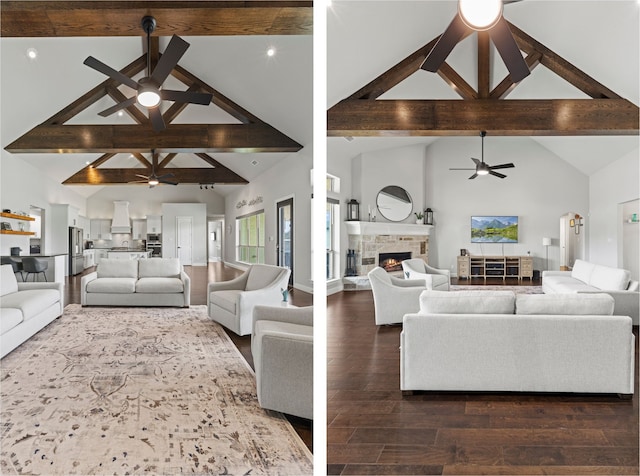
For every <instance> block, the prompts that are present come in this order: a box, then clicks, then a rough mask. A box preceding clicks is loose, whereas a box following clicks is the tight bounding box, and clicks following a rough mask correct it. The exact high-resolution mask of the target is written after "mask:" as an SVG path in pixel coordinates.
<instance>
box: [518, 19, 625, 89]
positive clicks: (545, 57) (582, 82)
mask: <svg viewBox="0 0 640 476" xmlns="http://www.w3.org/2000/svg"><path fill="white" fill-rule="evenodd" d="M507 23H509V22H507ZM509 28H510V29H511V33H512V34H513V37H514V38H515V40H516V43H517V44H518V46H519V47H520V49H521V50H523V51H526V52H527V53H532V52H534V51H537V52H538V53H540V54H541V55H542V58H541V59H540V62H541V63H542V64H543V65H544V66H546V67H547V68H549V69H550V70H551V71H553V72H554V73H555V74H557V75H558V76H560V77H561V78H563V79H564V80H566V81H567V82H569V83H570V84H572V85H573V86H575V87H576V88H578V89H579V90H580V91H582V92H584V93H585V94H586V95H588V96H590V97H592V98H594V99H622V97H621V96H619V95H618V94H616V93H615V92H613V91H611V90H610V89H609V88H607V87H606V86H604V85H603V84H600V83H599V82H598V81H596V80H595V79H593V78H592V77H591V76H589V75H588V74H586V73H584V72H583V71H581V70H580V69H578V68H576V67H575V66H574V65H572V64H571V63H569V62H568V61H567V60H565V59H564V58H562V57H561V56H560V55H558V54H557V53H555V52H553V51H551V50H550V49H549V48H547V47H546V46H544V45H543V44H542V43H540V42H539V41H537V40H536V39H535V38H533V37H531V36H529V35H527V34H526V33H525V32H524V31H522V30H521V29H519V28H518V27H517V26H515V25H513V24H512V23H509Z"/></svg>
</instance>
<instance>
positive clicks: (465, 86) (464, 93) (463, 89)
mask: <svg viewBox="0 0 640 476" xmlns="http://www.w3.org/2000/svg"><path fill="white" fill-rule="evenodd" d="M437 72H438V76H440V77H441V78H442V79H444V81H445V82H446V83H447V84H448V85H449V87H450V88H451V89H453V90H454V91H455V92H456V93H458V94H459V95H460V97H461V98H462V99H478V93H477V91H476V90H475V89H473V87H472V86H471V85H470V84H469V83H467V82H466V81H465V80H464V79H463V78H462V76H460V75H459V74H458V73H457V72H456V70H455V69H453V68H452V67H451V66H450V65H449V64H448V63H442V65H441V66H440V68H438V71H437Z"/></svg>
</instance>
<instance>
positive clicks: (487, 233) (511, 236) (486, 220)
mask: <svg viewBox="0 0 640 476" xmlns="http://www.w3.org/2000/svg"><path fill="white" fill-rule="evenodd" d="M517 242H518V217H517V216H484V215H483V216H472V217H471V243H517Z"/></svg>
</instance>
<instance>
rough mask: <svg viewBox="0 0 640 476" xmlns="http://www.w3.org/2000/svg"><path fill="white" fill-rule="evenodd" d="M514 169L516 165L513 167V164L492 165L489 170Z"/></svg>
mask: <svg viewBox="0 0 640 476" xmlns="http://www.w3.org/2000/svg"><path fill="white" fill-rule="evenodd" d="M514 167H515V165H513V164H499V165H491V166H489V168H490V169H491V170H494V169H513V168H514Z"/></svg>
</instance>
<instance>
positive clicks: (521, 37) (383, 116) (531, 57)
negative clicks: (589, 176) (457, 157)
mask: <svg viewBox="0 0 640 476" xmlns="http://www.w3.org/2000/svg"><path fill="white" fill-rule="evenodd" d="M509 27H510V29H511V32H512V33H513V36H514V38H515V40H516V42H517V44H518V47H519V48H520V49H521V50H522V51H524V52H525V54H526V57H525V61H526V62H527V64H528V65H529V68H530V69H533V68H535V67H536V66H537V65H539V64H542V65H543V66H546V67H547V68H548V69H549V70H551V71H552V72H554V73H555V74H556V75H558V76H560V77H561V78H563V79H564V80H566V81H568V82H569V83H570V84H572V85H573V86H575V87H576V88H578V89H579V90H580V91H582V92H584V93H585V94H586V95H588V96H589V97H590V98H591V99H536V100H504V99H505V98H506V97H507V96H508V95H509V93H510V92H511V91H513V90H514V88H516V87H517V84H516V83H514V82H513V81H511V78H510V76H508V75H507V77H506V78H504V79H503V80H502V81H501V82H500V83H499V84H498V85H497V86H496V87H495V88H494V89H493V90H491V89H490V61H489V46H490V45H489V35H488V34H487V33H486V32H479V33H478V87H477V89H474V88H473V87H472V86H471V85H469V84H468V83H467V82H466V81H465V80H464V79H463V78H462V77H461V76H460V75H459V74H458V73H457V72H456V71H455V70H454V69H453V68H452V67H451V66H450V65H448V64H447V63H443V65H442V66H441V67H440V69H439V70H438V74H439V75H440V77H442V78H443V79H444V80H445V81H446V82H447V84H449V86H451V88H453V90H454V91H456V93H457V94H458V95H460V97H461V98H462V100H386V99H385V100H381V99H378V98H379V97H380V96H381V95H382V94H383V93H385V92H386V91H388V90H390V89H391V88H393V87H394V86H395V85H397V84H398V83H400V82H401V81H403V80H404V79H406V78H407V77H409V76H410V75H411V74H413V73H415V72H416V71H418V70H419V69H420V66H421V65H422V63H423V62H424V60H425V58H426V56H427V55H428V54H429V52H430V51H431V49H432V48H433V46H434V45H435V43H436V41H437V40H438V38H439V37H438V38H435V39H434V40H432V41H431V42H429V43H428V44H426V45H425V46H423V47H422V48H420V49H418V50H417V51H416V52H414V53H413V54H412V55H410V56H408V57H407V58H405V59H404V60H402V61H401V62H399V63H398V64H396V65H395V66H393V67H392V68H391V69H389V70H388V71H386V72H385V73H383V74H382V75H380V76H378V77H377V78H375V79H374V80H373V81H371V82H370V83H369V84H367V85H366V86H364V87H363V88H362V89H360V90H359V91H357V92H356V93H354V94H352V95H351V96H350V97H348V98H347V99H345V100H343V101H341V102H339V103H338V104H336V105H335V106H333V107H331V108H330V109H329V111H328V115H327V129H328V130H327V135H328V136H333V137H348V136H356V137H360V136H362V137H366V136H369V137H375V136H387V137H388V136H397V137H405V136H455V135H477V134H478V133H479V132H480V131H487V132H489V133H490V134H491V135H504V136H534V135H550V136H563V135H574V136H575V135H637V134H638V131H639V117H640V115H639V111H640V110H639V108H638V106H636V105H635V104H633V103H631V102H630V101H628V100H626V99H623V98H622V97H620V96H619V95H617V94H616V93H614V92H613V91H611V90H610V89H608V88H606V87H605V86H603V85H602V84H600V83H599V82H597V81H596V80H595V79H593V78H591V77H590V76H588V75H587V74H586V73H584V72H582V71H581V70H580V69H578V68H576V67H575V66H574V65H572V64H571V63H569V62H568V61H567V60H565V59H564V58H562V57H560V56H559V55H558V54H556V53H554V52H553V51H551V50H550V49H549V48H547V47H546V46H544V45H543V44H541V43H540V42H538V41H536V40H535V39H534V38H532V37H530V36H529V35H527V34H526V33H525V32H523V31H522V30H520V29H519V28H517V27H516V26H514V25H513V24H511V23H509ZM525 81H526V79H525ZM398 118H401V119H398Z"/></svg>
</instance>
